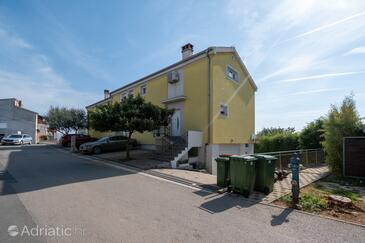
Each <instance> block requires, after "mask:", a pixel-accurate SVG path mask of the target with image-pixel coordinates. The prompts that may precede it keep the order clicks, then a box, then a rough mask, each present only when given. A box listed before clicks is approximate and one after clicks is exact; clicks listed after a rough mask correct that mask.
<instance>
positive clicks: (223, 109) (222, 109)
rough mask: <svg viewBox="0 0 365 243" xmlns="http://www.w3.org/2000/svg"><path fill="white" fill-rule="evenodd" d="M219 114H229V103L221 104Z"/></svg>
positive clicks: (224, 115) (225, 115)
mask: <svg viewBox="0 0 365 243" xmlns="http://www.w3.org/2000/svg"><path fill="white" fill-rule="evenodd" d="M219 115H220V116H223V117H227V116H228V106H227V105H225V104H220V105H219Z"/></svg>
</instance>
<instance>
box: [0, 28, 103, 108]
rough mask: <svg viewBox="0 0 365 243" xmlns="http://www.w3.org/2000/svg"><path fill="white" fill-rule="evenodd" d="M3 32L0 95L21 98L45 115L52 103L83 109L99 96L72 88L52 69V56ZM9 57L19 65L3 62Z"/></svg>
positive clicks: (15, 36)
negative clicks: (50, 59)
mask: <svg viewBox="0 0 365 243" xmlns="http://www.w3.org/2000/svg"><path fill="white" fill-rule="evenodd" d="M0 33H1V43H2V44H4V45H2V46H1V47H0V50H3V51H6V52H7V56H6V57H4V58H3V59H2V60H0V89H1V94H0V95H1V97H0V98H9V97H14V98H19V99H21V100H23V101H24V102H23V103H24V106H25V107H26V108H28V109H31V110H34V111H36V112H38V113H40V114H43V113H45V112H46V111H47V110H48V108H49V107H50V106H51V105H61V106H68V107H78V108H84V107H85V106H86V105H88V104H90V103H92V102H93V101H95V99H96V98H97V97H98V95H97V94H95V93H91V92H84V91H82V90H77V89H75V88H73V87H72V86H71V84H70V82H69V81H67V80H65V79H64V78H63V77H62V75H60V74H59V73H57V72H56V71H55V70H54V69H53V67H52V66H51V64H50V61H49V58H48V57H47V56H45V55H43V54H42V53H39V52H37V51H36V50H35V49H34V48H30V47H32V45H31V44H29V43H28V42H27V41H26V40H24V39H22V38H20V37H18V36H17V35H14V34H12V35H9V34H4V33H8V32H7V31H6V30H5V29H4V28H0ZM14 41H15V42H14ZM7 59H8V60H13V61H14V65H15V67H16V68H12V67H11V66H8V65H4V64H5V63H6V61H7ZM24 60H25V61H24Z"/></svg>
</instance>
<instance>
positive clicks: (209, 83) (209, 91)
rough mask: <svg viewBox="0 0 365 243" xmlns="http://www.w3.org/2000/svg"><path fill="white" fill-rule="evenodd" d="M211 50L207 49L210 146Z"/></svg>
mask: <svg viewBox="0 0 365 243" xmlns="http://www.w3.org/2000/svg"><path fill="white" fill-rule="evenodd" d="M211 50H212V48H208V49H207V57H208V144H210V140H211V127H210V126H211V124H210V118H211V110H212V109H211V108H212V104H211V89H212V84H211V83H212V80H211V57H210V53H209V52H210V51H211Z"/></svg>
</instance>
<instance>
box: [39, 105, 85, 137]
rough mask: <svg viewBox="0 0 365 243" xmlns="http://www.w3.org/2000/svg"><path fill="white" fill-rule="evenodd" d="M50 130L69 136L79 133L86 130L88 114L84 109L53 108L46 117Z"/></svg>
mask: <svg viewBox="0 0 365 243" xmlns="http://www.w3.org/2000/svg"><path fill="white" fill-rule="evenodd" d="M46 121H47V123H48V125H49V129H50V130H53V131H58V132H60V133H62V134H69V133H70V132H72V131H75V132H76V133H78V131H79V130H81V129H84V128H86V121H87V119H86V112H85V111H84V110H82V109H74V108H71V109H69V108H66V107H58V106H56V107H53V106H51V107H50V109H49V110H48V112H47V115H46Z"/></svg>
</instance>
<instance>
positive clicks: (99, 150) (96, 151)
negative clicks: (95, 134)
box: [93, 147, 102, 154]
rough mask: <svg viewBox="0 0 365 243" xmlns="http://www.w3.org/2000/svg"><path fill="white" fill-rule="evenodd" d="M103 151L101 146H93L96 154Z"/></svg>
mask: <svg viewBox="0 0 365 243" xmlns="http://www.w3.org/2000/svg"><path fill="white" fill-rule="evenodd" d="M101 152H102V150H101V148H100V147H95V148H93V153H94V154H100V153H101Z"/></svg>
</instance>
